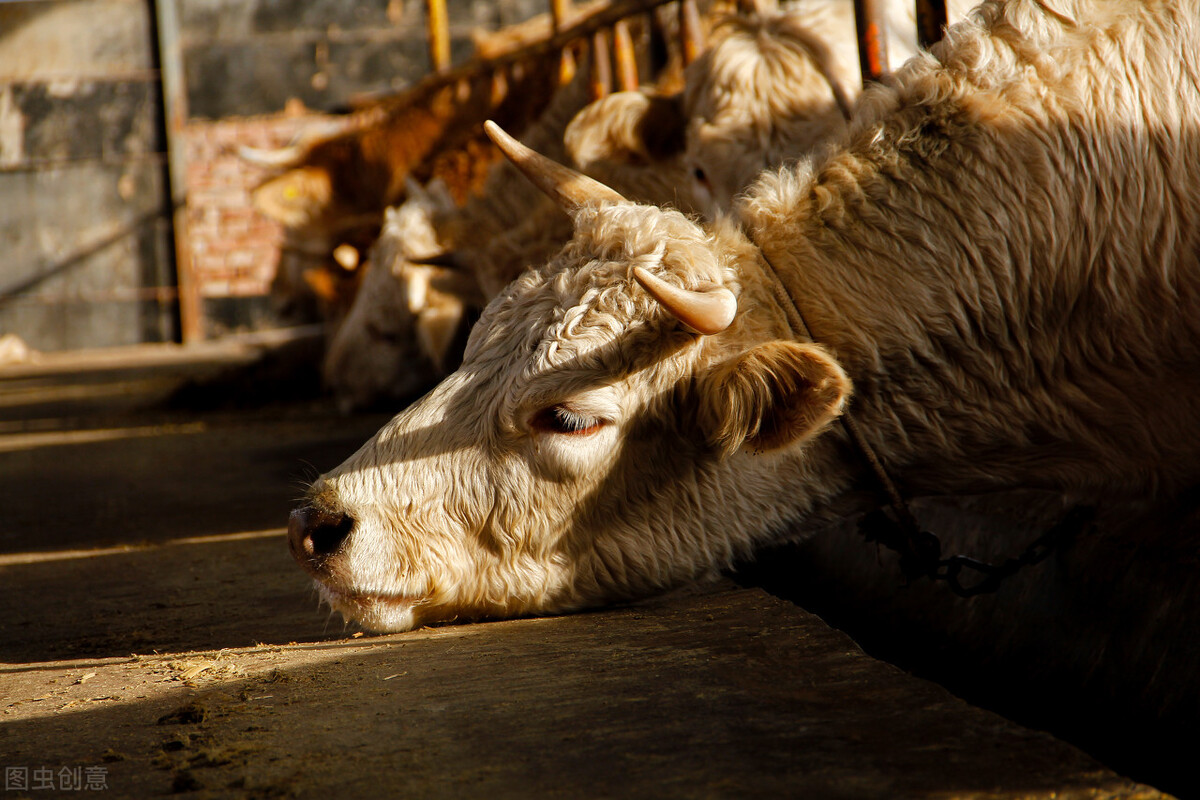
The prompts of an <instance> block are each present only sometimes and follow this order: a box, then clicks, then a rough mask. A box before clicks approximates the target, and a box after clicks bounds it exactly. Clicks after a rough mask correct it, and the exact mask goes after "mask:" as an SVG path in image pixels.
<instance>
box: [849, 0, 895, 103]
mask: <svg viewBox="0 0 1200 800" xmlns="http://www.w3.org/2000/svg"><path fill="white" fill-rule="evenodd" d="M884 2H886V0H854V27H855V30H856V31H857V33H858V63H859V66H860V67H861V68H862V80H863V86H866V85H867V84H869V83H873V82H875V81H878V80H879V79H880V78H882V77H883V74H884V73H885V72H887V63H888V58H887V36H886V34H885V33H884V10H883V3H884Z"/></svg>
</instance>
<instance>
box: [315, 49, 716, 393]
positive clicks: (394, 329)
mask: <svg viewBox="0 0 1200 800" xmlns="http://www.w3.org/2000/svg"><path fill="white" fill-rule="evenodd" d="M588 84H589V80H588V74H587V71H586V70H583V71H581V72H580V73H579V74H578V75H577V77H576V79H575V80H573V81H572V82H571V83H570V84H569V85H567V86H565V87H563V88H562V89H561V90H560V91H559V92H558V94H557V95H556V96H555V98H554V99H553V100H552V101H551V103H550V105H549V106H548V107H547V109H546V111H545V113H544V114H543V115H542V116H541V117H539V118H538V120H537V121H536V122H535V123H533V124H532V125H531V126H530V128H529V130H528V131H527V132H526V134H525V136H524V139H525V141H526V142H528V143H529V144H530V145H532V146H535V147H537V148H539V149H541V150H546V151H549V152H551V153H553V154H555V155H556V156H558V157H560V158H564V157H565V150H564V144H563V138H564V131H565V130H566V129H567V128H568V123H570V122H571V121H572V120H573V118H575V116H576V115H577V114H578V113H579V112H580V110H581V109H583V108H584V106H585V105H587V103H588V100H589V85H588ZM635 94H636V93H635ZM589 172H590V173H591V174H593V175H595V176H597V177H598V178H601V179H602V180H604V181H605V182H607V183H609V184H612V185H613V186H617V187H619V188H620V189H621V190H622V191H623V192H625V193H627V194H629V195H631V196H633V197H637V198H639V199H641V200H645V201H649V202H655V203H667V202H671V203H673V204H675V205H676V206H677V207H680V208H682V209H685V210H687V211H689V212H693V211H695V210H696V204H695V202H694V201H693V200H692V199H691V197H690V196H689V195H688V194H686V192H684V191H681V190H680V188H679V187H680V186H684V185H686V183H687V182H686V175H685V173H684V168H683V164H682V162H681V161H679V160H676V161H674V162H672V163H663V164H658V165H657V166H655V167H654V168H647V167H645V166H642V165H631V164H628V163H624V162H606V161H602V160H600V161H596V162H595V163H592V164H590V165H589ZM408 196H409V198H410V199H409V200H408V201H406V202H405V203H404V204H403V205H402V206H400V207H399V208H398V209H396V210H395V211H393V212H389V215H390V216H389V219H392V220H394V221H395V222H394V223H389V224H388V225H385V226H384V229H383V232H382V234H381V237H380V240H379V242H378V244H377V245H376V247H375V249H374V251H373V252H372V256H371V261H372V263H373V264H374V267H373V268H372V270H371V271H369V272H368V274H367V277H366V278H365V279H364V291H362V292H360V293H359V294H358V295H357V296H356V298H355V301H354V304H353V306H352V307H351V310H350V313H349V315H348V316H347V318H346V321H345V323H344V324H343V325H341V326H340V328H339V329H338V330H337V331H336V333H335V334H334V335H333V336H332V337H331V339H330V343H329V347H328V351H327V355H326V358H325V361H324V366H323V375H324V380H325V384H326V386H327V387H328V388H329V390H330V391H331V392H332V393H333V395H334V397H335V398H336V401H337V403H338V405H339V406H340V407H341V408H342V409H343V410H344V411H352V410H355V409H361V408H369V407H374V406H378V405H381V404H382V403H387V402H395V401H398V400H402V399H404V398H406V397H408V398H411V397H412V396H413V393H414V392H416V393H417V394H419V393H420V392H419V391H418V390H419V389H421V388H422V387H424V388H428V387H429V386H431V385H432V384H433V382H435V381H436V379H438V378H441V377H444V376H445V375H447V374H449V372H451V371H452V370H453V368H454V367H455V366H457V358H458V356H459V355H461V350H460V349H459V348H456V347H453V346H452V343H453V342H454V341H455V337H454V336H453V335H449V336H447V335H445V334H446V331H447V330H448V329H449V328H450V327H453V328H454V329H455V330H457V324H458V321H463V322H471V321H473V320H474V319H475V318H476V317H477V316H478V312H479V311H480V310H482V308H483V306H484V305H485V304H486V301H487V300H490V299H491V298H492V297H494V296H496V294H498V293H499V292H500V291H501V290H502V289H503V288H504V286H506V285H507V284H508V283H509V282H510V281H512V280H513V279H514V278H515V277H516V276H517V275H519V274H520V273H521V271H522V270H524V269H525V268H526V267H527V266H529V265H532V264H539V263H543V262H545V261H546V260H547V259H548V258H550V257H551V256H552V255H553V254H554V252H555V251H557V250H558V249H559V248H560V247H561V246H562V245H563V243H564V242H566V241H567V240H568V239H569V238H570V237H571V220H570V218H569V217H568V215H567V214H565V213H564V212H563V211H562V209H560V208H559V207H558V206H556V205H555V204H554V202H553V201H552V200H551V199H550V198H548V197H547V196H546V195H545V194H543V193H542V192H540V191H538V190H537V189H536V188H535V187H533V186H532V185H530V184H528V182H527V181H525V179H524V178H522V177H521V175H520V173H519V172H518V171H517V170H516V168H515V167H513V166H512V165H511V164H508V163H507V162H504V163H502V164H499V165H497V166H496V167H495V168H494V169H493V170H492V173H491V174H490V175H489V177H488V179H487V182H486V183H485V185H484V188H483V190H482V191H481V192H480V193H479V194H478V195H477V196H475V197H472V198H471V199H470V200H468V201H467V203H466V204H465V205H463V206H461V207H460V206H458V205H457V204H456V203H454V202H449V201H448V198H447V197H446V196H445V192H438V191H436V190H432V191H424V190H419V191H414V190H413V188H412V186H411V185H410V187H409V192H408ZM439 197H440V199H438V198H439ZM401 219H403V220H406V222H405V223H404V224H400V223H399V221H400V220H401ZM430 261H435V262H439V261H440V262H449V264H450V266H446V265H445V264H444V263H442V264H429V263H428V262H430ZM430 286H432V287H433V290H432V291H427V290H426V287H430ZM425 301H429V303H430V305H428V306H426V305H425ZM455 306H457V308H456V307H455ZM431 329H432V330H433V331H434V332H433V333H432V334H431ZM431 346H432V349H431Z"/></svg>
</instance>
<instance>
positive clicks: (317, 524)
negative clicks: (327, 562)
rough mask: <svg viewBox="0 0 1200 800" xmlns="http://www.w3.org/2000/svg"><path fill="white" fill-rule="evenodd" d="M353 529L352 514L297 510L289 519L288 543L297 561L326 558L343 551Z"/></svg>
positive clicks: (309, 508)
mask: <svg viewBox="0 0 1200 800" xmlns="http://www.w3.org/2000/svg"><path fill="white" fill-rule="evenodd" d="M353 529H354V518H353V517H351V516H350V515H349V514H343V513H340V512H330V511H324V510H322V509H319V508H312V507H311V506H308V507H304V508H297V509H296V510H295V511H293V512H292V514H291V517H289V518H288V543H289V544H290V545H291V548H292V552H293V553H294V554H295V555H296V556H297V557H300V556H305V557H308V558H326V557H328V556H331V555H333V554H334V553H336V552H337V551H338V550H339V549H340V548H341V546H342V543H343V542H345V541H346V537H347V536H349V535H350V531H351V530H353Z"/></svg>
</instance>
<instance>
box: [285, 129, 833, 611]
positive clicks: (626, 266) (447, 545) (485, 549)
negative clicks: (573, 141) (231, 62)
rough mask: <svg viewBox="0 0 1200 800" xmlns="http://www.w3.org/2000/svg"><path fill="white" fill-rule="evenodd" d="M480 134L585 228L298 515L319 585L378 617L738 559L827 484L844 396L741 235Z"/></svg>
mask: <svg viewBox="0 0 1200 800" xmlns="http://www.w3.org/2000/svg"><path fill="white" fill-rule="evenodd" d="M491 131H492V133H493V135H494V137H495V138H496V139H497V140H498V142H499V143H501V144H502V146H503V147H504V148H505V150H506V152H507V153H508V154H509V156H510V158H513V160H514V161H516V162H517V163H518V165H519V166H521V167H522V169H523V171H525V172H526V174H528V175H530V176H531V177H532V178H533V179H534V180H535V182H538V183H539V185H540V186H541V187H542V188H543V189H545V190H546V191H547V192H548V193H549V194H551V195H552V196H553V197H555V199H556V200H558V202H559V203H560V204H561V205H562V206H563V207H564V208H565V209H566V210H567V212H568V213H569V214H570V216H571V217H572V219H573V221H574V225H575V236H574V238H573V239H572V240H571V241H570V242H569V243H568V244H567V245H566V246H565V247H564V248H563V249H562V250H561V251H560V252H559V254H558V255H557V256H556V257H554V258H553V259H552V260H551V261H550V262H549V263H548V264H546V265H545V266H544V267H542V268H541V269H537V270H530V271H528V272H526V273H525V274H524V275H523V276H521V277H520V278H519V279H518V280H516V281H515V282H514V283H513V284H511V285H510V286H509V287H508V288H507V289H506V290H505V291H504V292H503V293H502V294H501V295H500V296H498V297H497V298H496V299H495V300H493V301H492V303H491V304H490V305H489V306H488V307H487V308H486V310H485V311H484V313H483V316H482V317H481V319H480V321H479V323H478V324H477V325H476V326H475V328H474V330H473V332H472V334H471V337H470V340H469V342H468V344H467V350H466V353H465V356H464V360H463V364H462V366H461V368H460V369H459V370H458V371H457V372H455V373H453V374H452V375H451V376H449V377H448V378H447V379H446V380H444V381H443V382H442V383H441V384H439V385H438V386H437V387H436V388H435V389H434V390H433V391H432V392H431V393H430V394H428V395H426V396H425V397H424V398H423V399H422V400H420V401H419V402H418V403H416V404H415V405H413V406H411V407H410V408H408V409H407V410H405V411H404V412H403V413H401V414H400V415H399V416H397V417H395V418H394V419H393V420H392V421H391V422H390V423H388V424H387V425H385V426H384V427H383V429H381V430H380V431H379V432H378V433H377V434H376V435H375V437H374V438H373V439H371V440H370V441H369V442H367V443H366V444H365V445H363V447H362V448H361V449H360V450H359V451H358V452H357V453H356V454H354V455H353V456H351V457H350V458H349V459H348V460H347V461H346V462H345V463H343V464H342V465H341V466H339V467H338V468H336V469H335V470H333V471H332V472H330V473H328V474H326V475H324V476H322V477H321V478H319V479H318V480H317V481H316V482H315V483H314V484H313V485H312V486H311V488H310V491H309V495H308V498H307V500H306V502H305V503H304V505H303V506H302V507H300V508H298V509H297V510H295V511H294V512H293V513H292V517H291V520H290V525H289V542H290V546H291V549H292V552H293V555H294V556H295V557H296V558H297V560H298V561H299V563H300V564H301V565H302V566H303V567H304V568H305V569H306V570H307V571H308V572H309V573H310V574H311V575H312V576H313V577H315V578H316V582H317V586H318V588H319V590H320V592H321V595H322V597H323V598H324V599H325V600H326V601H327V602H328V603H329V604H330V605H331V606H332V607H333V608H334V609H336V610H338V611H340V612H341V613H342V614H344V615H345V616H346V617H348V618H353V619H355V620H357V621H358V622H359V623H361V624H362V625H364V626H365V627H367V628H370V629H373V630H380V631H396V630H404V629H408V628H411V627H413V626H416V625H421V624H426V623H430V622H435V621H444V620H450V619H479V618H487V617H504V616H513V615H520V614H526V613H546V612H561V611H566V610H570V609H575V608H579V607H582V606H588V605H594V604H598V603H602V602H606V601H612V600H615V599H619V598H628V597H633V596H637V595H641V594H645V593H648V592H651V591H654V590H657V589H660V588H662V587H665V586H668V585H671V584H674V583H678V582H680V581H683V580H687V579H690V578H694V577H697V576H700V575H704V574H707V573H710V572H712V571H714V570H716V569H719V568H721V567H723V566H725V565H727V564H729V562H730V561H731V560H732V559H733V558H735V557H736V556H738V555H744V554H745V553H746V552H747V551H748V550H749V548H750V547H752V546H753V544H754V542H755V541H756V539H757V538H761V537H763V536H766V535H770V534H772V533H777V532H778V531H779V530H780V529H781V528H782V527H784V526H785V525H787V524H788V523H789V522H791V521H793V520H794V519H795V518H796V517H797V516H798V515H799V514H802V513H803V509H804V507H805V505H806V503H809V502H811V496H812V495H813V493H814V492H819V491H821V489H819V488H814V485H815V484H817V483H819V480H814V477H813V476H814V473H816V472H819V471H820V470H819V468H818V466H817V462H818V460H819V457H818V456H817V455H815V452H816V451H817V450H820V448H819V447H817V446H816V445H817V443H819V442H824V440H825V439H827V438H828V437H818V436H817V434H818V432H820V431H821V430H822V429H823V428H824V427H825V426H826V425H827V424H828V423H829V422H830V421H831V420H833V419H834V418H835V417H836V416H837V415H838V414H839V413H840V412H841V410H842V407H843V405H844V403H845V401H846V398H847V396H848V394H849V391H850V387H849V382H848V380H847V378H846V376H845V374H844V373H843V371H842V370H841V368H840V367H839V366H838V365H837V363H835V362H834V361H833V359H832V358H831V357H830V356H829V355H828V354H826V353H825V352H823V351H822V350H821V349H820V348H819V347H817V346H815V345H809V344H800V343H796V342H793V341H791V340H790V339H789V338H787V328H786V324H785V322H784V321H783V317H782V314H781V312H780V311H779V310H778V308H777V307H776V306H775V305H774V304H773V303H772V302H771V300H770V297H771V293H770V289H769V288H768V287H767V286H766V284H765V282H763V281H761V280H759V281H755V280H754V278H755V277H756V274H755V273H753V269H754V268H753V267H750V268H749V269H751V272H749V273H747V272H745V271H744V269H743V268H744V266H745V265H744V264H743V263H741V262H744V261H746V260H747V259H748V260H750V261H753V260H754V259H755V257H756V253H757V251H756V250H754V249H753V247H752V246H750V245H749V244H748V243H747V242H746V240H745V239H744V238H743V237H741V236H740V234H738V233H737V232H736V231H734V230H733V229H732V228H731V227H729V226H728V225H724V226H723V227H722V226H717V227H716V228H714V229H713V230H705V229H703V228H701V227H700V226H698V225H697V224H695V223H694V222H692V221H691V220H689V219H688V218H687V217H685V216H684V215H683V214H681V213H679V212H677V211H674V210H662V209H658V208H654V207H649V206H638V205H635V204H632V203H629V202H627V201H626V200H624V198H622V197H621V196H620V195H619V194H617V193H616V192H615V191H614V190H611V189H609V188H608V187H606V186H604V185H603V184H600V183H598V182H596V181H594V180H592V179H590V178H587V177H585V176H583V175H581V174H579V173H575V172H573V171H572V170H570V169H567V168H566V167H562V166H560V165H558V164H555V163H554V162H550V161H548V160H546V159H543V158H542V157H540V156H538V155H537V154H536V153H533V152H532V151H528V150H526V149H525V148H523V147H522V146H521V145H519V144H517V143H516V142H515V141H514V140H511V139H509V138H508V137H507V136H506V135H504V134H503V133H502V132H501V131H499V129H496V128H494V126H493V128H492V129H491ZM757 277H761V275H757ZM825 447H826V449H831V448H829V447H828V445H827V444H826V445H825ZM780 497H786V498H787V499H786V501H785V502H781V501H780Z"/></svg>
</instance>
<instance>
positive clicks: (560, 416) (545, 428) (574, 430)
mask: <svg viewBox="0 0 1200 800" xmlns="http://www.w3.org/2000/svg"><path fill="white" fill-rule="evenodd" d="M607 424H608V422H607V421H606V420H603V419H599V418H597V417H589V416H588V415H586V414H580V413H579V412H578V411H573V410H571V409H570V408H567V407H566V406H564V405H561V404H560V405H556V406H550V407H549V408H543V409H542V410H541V411H539V412H537V413H536V414H534V415H533V419H532V420H530V427H531V428H533V429H534V430H535V431H540V432H542V433H560V434H564V435H566V436H587V435H588V434H592V433H595V432H596V431H598V430H600V429H601V428H603V427H604V426H605V425H607Z"/></svg>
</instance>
